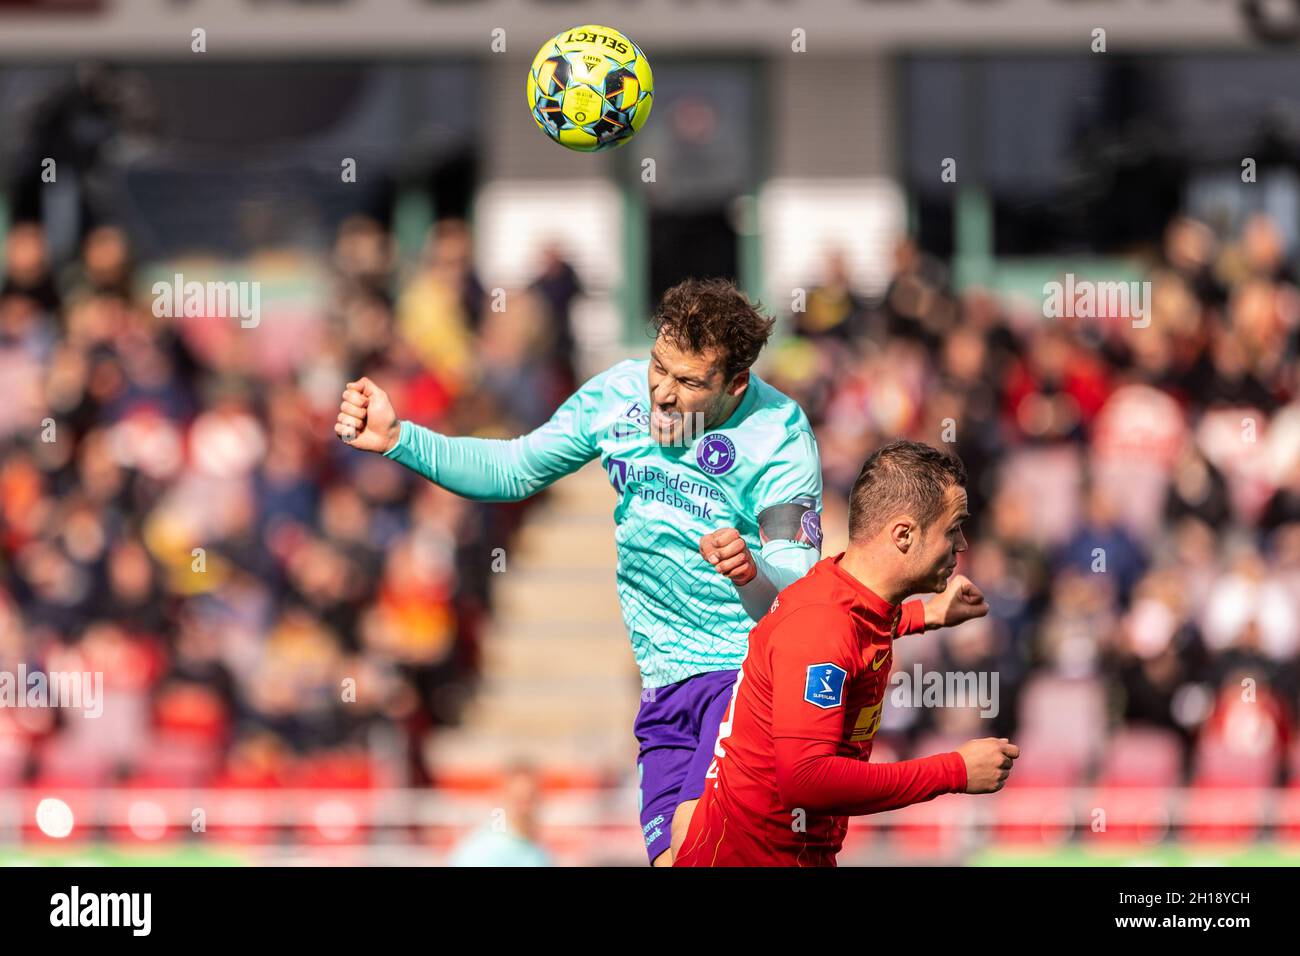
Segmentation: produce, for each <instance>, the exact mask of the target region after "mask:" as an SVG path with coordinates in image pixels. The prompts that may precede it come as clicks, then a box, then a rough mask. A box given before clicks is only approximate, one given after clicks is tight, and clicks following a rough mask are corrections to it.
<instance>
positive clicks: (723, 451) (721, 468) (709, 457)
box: [695, 435, 736, 475]
mask: <svg viewBox="0 0 1300 956" xmlns="http://www.w3.org/2000/svg"><path fill="white" fill-rule="evenodd" d="M695 461H696V462H697V463H698V464H699V466H700V468H701V469H702V470H703V471H704V473H705V474H709V475H721V474H724V473H726V472H727V471H730V470H731V466H732V465H734V464H735V463H736V446H735V445H733V444H732V443H731V439H730V438H728V437H727V436H726V435H705V436H704V437H703V438H702V439H700V447H699V448H698V449H696V452H695Z"/></svg>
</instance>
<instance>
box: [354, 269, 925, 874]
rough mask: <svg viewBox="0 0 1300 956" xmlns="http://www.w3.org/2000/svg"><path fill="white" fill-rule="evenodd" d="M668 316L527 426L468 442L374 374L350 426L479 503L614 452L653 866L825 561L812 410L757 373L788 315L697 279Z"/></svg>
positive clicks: (357, 390) (621, 570) (622, 584)
mask: <svg viewBox="0 0 1300 956" xmlns="http://www.w3.org/2000/svg"><path fill="white" fill-rule="evenodd" d="M652 324H653V326H654V329H655V331H656V338H655V342H654V345H653V347H652V349H651V353H650V358H649V360H648V361H647V360H640V361H626V362H621V363H619V364H618V365H615V366H614V367H613V368H610V369H608V370H606V371H604V372H602V373H600V374H599V375H596V376H595V377H594V378H592V379H591V380H590V381H588V382H587V383H586V384H585V385H583V386H582V387H581V388H580V389H579V390H578V391H577V392H576V393H574V394H573V395H572V396H570V397H569V399H568V400H566V401H565V402H564V404H562V405H561V406H560V408H559V409H558V410H557V411H556V412H555V414H554V416H552V418H551V419H550V421H549V422H547V423H546V424H545V425H543V426H541V427H540V428H538V429H536V430H535V431H533V432H531V433H529V434H527V435H524V436H522V437H520V438H516V439H513V440H510V441H501V440H490V439H479V438H451V437H447V436H445V435H440V434H437V433H435V432H432V431H430V430H429V429H427V428H423V427H421V426H419V425H416V424H413V423H412V422H407V421H400V420H399V419H398V418H397V415H396V413H395V412H394V410H393V408H392V405H391V403H390V402H389V400H388V396H387V395H386V394H385V393H384V391H383V390H382V389H380V388H379V387H378V386H376V385H375V384H374V383H373V382H371V381H370V380H369V379H367V378H362V379H360V380H358V381H356V382H349V383H348V386H347V389H346V390H345V391H344V393H343V402H342V404H341V406H340V411H339V416H338V421H337V423H336V424H335V432H336V433H337V434H338V435H339V437H340V438H343V439H344V440H345V441H349V442H350V443H351V444H352V445H353V446H354V447H356V448H360V449H363V450H365V451H371V452H379V453H382V454H383V455H384V456H385V457H387V458H391V459H393V460H395V461H397V462H400V463H401V464H403V465H405V466H406V467H408V468H410V469H412V470H414V471H416V472H417V473H419V474H421V475H423V476H424V477H425V478H428V479H429V480H430V481H433V482H435V483H437V484H439V485H441V486H442V487H444V488H446V489H448V490H450V491H453V492H455V493H456V494H459V495H463V496H464V497H466V498H471V499H474V500H478V501H517V500H519V499H521V498H526V497H528V496H529V495H532V494H535V493H537V492H538V491H540V490H542V489H543V488H545V487H546V486H547V485H549V484H551V483H552V482H554V481H555V480H557V479H559V478H561V477H563V476H564V475H567V474H570V473H572V472H574V471H576V470H577V469H578V468H580V467H582V466H583V465H585V464H586V463H587V462H589V461H592V460H594V459H596V458H599V459H600V461H601V464H602V465H604V467H605V471H606V473H607V474H608V475H609V481H610V484H611V485H612V486H613V489H614V494H615V506H614V523H615V541H616V543H617V547H618V574H617V582H618V593H619V600H620V603H621V605H622V610H623V619H624V622H625V624H626V626H627V631H628V636H629V637H630V638H631V641H632V650H633V653H634V655H635V657H636V661H637V665H638V666H639V667H640V670H641V679H642V684H643V687H644V691H643V693H642V704H641V710H640V713H639V715H638V717H637V722H636V727H635V730H636V734H637V739H638V741H639V743H640V756H639V758H638V773H639V776H640V781H641V818H642V821H641V822H642V828H643V833H644V835H645V838H646V846H647V852H648V854H649V857H650V859H651V861H653V862H654V863H655V864H656V865H669V864H671V862H672V858H671V852H670V847H671V842H670V841H671V837H672V835H673V834H676V835H678V836H679V837H680V835H682V834H684V833H685V825H686V823H688V822H689V810H690V809H691V808H692V807H693V806H694V801H695V800H696V799H698V797H699V796H700V794H701V793H702V792H703V786H704V774H705V772H706V771H707V769H708V765H709V762H710V760H711V759H712V755H713V745H714V741H715V738H716V735H717V730H718V725H719V723H720V721H721V719H722V716H723V714H724V713H725V711H726V707H727V704H728V702H729V700H730V694H731V686H732V684H733V682H734V680H735V674H736V670H737V668H739V666H740V664H741V661H742V660H743V659H744V656H745V650H746V646H747V641H748V636H749V630H750V628H751V627H752V626H753V625H754V622H755V621H757V620H758V619H759V618H761V617H762V616H763V614H764V613H766V611H767V609H768V607H769V606H770V605H771V603H772V601H773V600H774V599H775V597H776V595H777V594H778V592H780V591H781V589H782V588H784V587H786V586H787V585H789V584H792V583H793V582H794V581H796V580H798V579H799V578H800V577H802V576H803V574H804V573H805V572H807V571H808V569H809V568H811V567H812V565H813V564H814V563H816V561H817V560H818V559H819V557H820V549H821V524H820V513H821V505H822V500H821V496H822V483H821V464H820V461H819V459H818V455H817V445H816V442H815V440H814V439H813V433H812V429H811V427H810V426H809V424H808V419H807V417H806V416H805V415H804V413H803V410H802V409H801V408H800V407H799V405H798V404H797V403H796V402H794V401H793V400H792V399H790V398H788V397H787V396H785V395H783V394H781V393H780V392H778V391H777V390H776V389H774V388H772V386H770V385H768V384H767V383H766V382H764V381H762V380H761V379H760V378H759V377H758V376H757V375H754V374H753V373H752V372H751V371H750V366H752V365H753V363H754V361H755V360H756V359H757V358H758V354H759V352H760V350H761V349H762V347H763V345H764V344H765V343H766V341H767V339H768V337H769V335H770V334H771V331H772V327H773V325H774V322H773V320H771V319H769V318H767V317H765V316H764V315H763V314H762V313H761V312H759V311H758V310H757V309H756V308H755V307H754V306H753V305H752V304H751V303H750V302H749V300H748V299H747V298H746V297H745V296H744V294H743V293H741V292H740V291H739V290H738V289H736V287H735V286H734V285H733V284H732V283H730V282H727V281H725V280H721V279H711V280H694V279H692V280H688V281H686V282H683V283H681V284H680V285H678V286H675V287H674V288H672V289H669V290H668V292H666V293H665V295H664V297H663V301H662V303H661V304H660V306H659V309H658V310H657V311H656V313H655V315H654V318H653V319H652ZM939 603H940V602H931V604H933V605H935V613H934V614H932V615H931V616H932V617H934V618H935V620H932V621H931V622H930V626H938V619H939V618H941V616H942V610H941V609H940V608H939ZM904 607H905V613H904V614H903V617H902V619H901V620H900V622H899V633H900V634H902V633H907V632H909V631H916V630H923V629H924V628H925V627H926V620H925V618H926V615H927V613H930V612H928V611H927V610H926V609H924V606H923V605H921V603H920V602H919V601H912V602H909V603H908V604H907V605H904ZM679 805H683V806H682V807H681V809H680V810H679ZM675 817H676V819H674V818H675Z"/></svg>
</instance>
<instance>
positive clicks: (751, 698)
mask: <svg viewBox="0 0 1300 956" xmlns="http://www.w3.org/2000/svg"><path fill="white" fill-rule="evenodd" d="M842 557H844V555H843V554H839V555H836V556H835V557H833V558H826V559H824V560H822V561H819V562H818V563H817V564H816V565H815V566H814V567H813V569H812V570H811V571H810V572H808V574H807V575H805V576H804V577H803V578H801V579H800V580H799V581H797V582H795V583H794V584H792V585H790V586H789V587H788V588H786V589H785V590H784V591H782V592H781V594H780V596H778V597H777V599H776V601H774V602H773V604H772V610H771V611H770V612H769V613H768V614H767V615H766V616H765V617H764V618H763V620H762V621H760V622H759V623H758V625H757V626H755V628H754V629H753V631H751V632H750V635H749V650H748V652H747V654H746V656H745V660H744V663H743V664H742V666H741V668H740V671H739V673H738V674H737V676H736V686H735V690H734V691H733V692H732V698H731V706H730V708H729V709H728V711H727V714H726V716H725V717H724V718H723V721H722V724H721V726H720V727H719V728H718V740H717V744H716V745H715V747H714V758H713V763H712V764H711V765H710V767H709V771H708V776H707V778H706V780H705V787H704V795H703V796H702V797H701V798H700V802H699V803H698V804H697V805H696V807H695V812H694V814H693V815H692V817H691V823H690V827H689V828H688V830H687V833H686V839H685V842H684V843H683V845H682V851H681V852H680V853H679V854H678V855H677V858H676V860H675V863H674V865H676V866H834V865H835V854H836V853H838V852H839V849H840V847H841V846H842V845H843V843H844V834H845V832H846V831H847V830H848V818H849V817H850V816H853V815H857V814H864V813H876V812H879V811H883V810H892V809H895V808H897V807H903V806H907V805H909V804H912V803H921V802H923V801H925V800H930V799H932V798H933V797H936V796H938V795H939V794H941V793H960V792H963V791H964V790H965V789H966V763H965V761H964V760H963V759H962V757H961V755H960V754H958V753H956V752H955V751H954V752H951V753H946V754H940V755H938V756H934V757H926V758H924V759H920V760H905V761H902V762H900V763H886V764H872V763H868V760H869V759H870V757H871V743H872V738H873V737H874V736H875V733H876V729H877V728H878V727H879V726H880V713H881V709H882V707H883V705H884V700H885V690H886V689H887V686H888V682H889V671H890V665H891V663H892V658H893V641H894V637H895V636H896V635H897V634H899V633H900V630H901V631H903V632H906V631H911V630H922V629H923V628H924V622H923V616H924V613H925V612H924V606H923V605H922V604H921V602H919V601H913V602H909V603H908V604H900V605H894V604H889V603H888V602H886V601H885V600H884V599H883V598H881V597H880V596H879V595H877V594H875V593H873V592H872V591H871V590H869V589H868V588H867V587H866V586H865V585H863V584H862V583H861V582H860V581H858V580H857V579H856V578H854V577H852V576H851V575H850V574H849V573H848V572H846V571H845V570H844V569H843V568H841V567H840V559H841V558H842ZM905 613H906V614H907V615H908V616H909V618H910V617H911V616H912V615H920V616H921V617H922V620H921V621H914V620H910V619H909V620H906V621H904V620H902V618H903V616H904V614H905ZM900 623H901V624H902V625H903V626H902V627H901V628H900Z"/></svg>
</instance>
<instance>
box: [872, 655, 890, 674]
mask: <svg viewBox="0 0 1300 956" xmlns="http://www.w3.org/2000/svg"><path fill="white" fill-rule="evenodd" d="M887 660H889V651H885V653H883V654H877V655H876V657H875V659H874V660H873V661H872V662H871V669H872V670H873V671H878V670H880V668H881V667H883V666H884V663H885V661H887Z"/></svg>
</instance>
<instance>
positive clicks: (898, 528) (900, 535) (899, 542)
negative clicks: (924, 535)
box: [889, 515, 919, 554]
mask: <svg viewBox="0 0 1300 956" xmlns="http://www.w3.org/2000/svg"><path fill="white" fill-rule="evenodd" d="M918 534H919V533H918V531H917V527H916V522H915V521H913V520H912V519H911V517H909V516H907V515H903V516H901V517H898V518H895V519H894V521H893V523H891V524H890V526H889V537H890V540H892V541H893V542H894V547H896V548H898V550H899V551H902V552H903V553H904V554H906V553H907V552H908V550H909V549H910V548H911V547H912V545H913V544H915V543H916V541H917V540H918Z"/></svg>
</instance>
